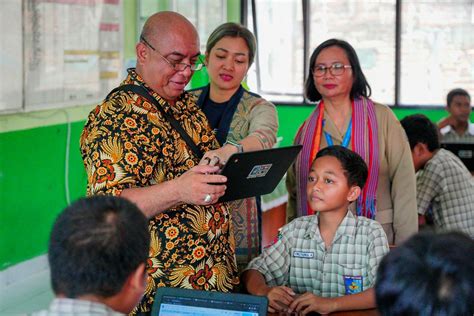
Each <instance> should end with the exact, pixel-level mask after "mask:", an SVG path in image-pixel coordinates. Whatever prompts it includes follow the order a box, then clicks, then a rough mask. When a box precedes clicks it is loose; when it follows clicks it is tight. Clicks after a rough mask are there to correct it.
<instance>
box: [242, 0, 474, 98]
mask: <svg viewBox="0 0 474 316" xmlns="http://www.w3.org/2000/svg"><path fill="white" fill-rule="evenodd" d="M248 3H249V9H248V21H249V28H251V29H252V30H253V31H254V33H255V34H256V35H257V38H258V52H257V60H256V62H257V63H258V65H256V66H254V67H253V68H252V71H251V72H250V74H249V81H248V82H249V86H250V87H251V89H254V90H255V91H256V92H257V93H260V94H262V96H264V97H266V98H268V99H270V100H272V101H275V102H277V103H284V102H288V101H290V102H291V101H295V102H302V101H303V97H302V95H303V88H304V79H305V77H304V72H305V71H307V69H304V67H305V66H304V64H305V62H308V61H309V57H310V56H311V53H312V52H313V50H314V49H315V48H316V47H317V46H318V45H319V44H320V43H322V42H323V41H325V40H327V39H329V38H340V39H343V40H346V41H348V42H349V43H350V44H351V45H352V46H353V47H354V48H355V50H356V51H357V54H358V56H359V60H360V62H361V65H362V69H363V71H364V74H365V75H366V77H367V80H368V82H369V84H370V86H371V88H372V98H373V99H374V100H375V101H379V102H382V103H385V104H388V105H402V106H412V105H417V106H418V105H421V106H427V105H437V106H444V103H445V101H444V100H445V97H446V94H447V92H448V91H449V90H451V89H453V88H457V87H461V88H464V89H467V90H468V91H474V3H473V2H472V0H405V1H401V0H370V1H369V0H366V1H362V0H357V1H354V0H339V1H324V0H308V1H296V0H279V1H270V0H255V1H249V2H248ZM250 3H251V4H252V5H250ZM253 4H254V5H255V6H253ZM303 4H305V5H307V6H308V8H305V10H306V12H303V7H302V6H303ZM397 6H398V7H399V8H400V9H399V10H397ZM252 11H255V13H254V15H255V21H253V19H252V13H253V12H252ZM397 12H399V13H398V14H399V15H398V16H397ZM303 13H304V14H303ZM397 25H399V29H397ZM254 26H255V27H254ZM304 26H306V29H307V30H308V32H307V34H304V32H303V27H304ZM397 34H400V35H399V39H398V40H397ZM305 37H306V38H307V39H308V40H307V41H308V42H307V43H305ZM304 47H307V49H306V51H304V50H305V48H304ZM397 49H398V51H397ZM397 56H399V57H400V59H399V60H397ZM257 70H258V71H257ZM397 82H399V86H397V85H396V83H397ZM397 89H398V91H397Z"/></svg>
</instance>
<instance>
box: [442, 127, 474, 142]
mask: <svg viewBox="0 0 474 316" xmlns="http://www.w3.org/2000/svg"><path fill="white" fill-rule="evenodd" d="M439 131H440V133H441V141H442V142H445V143H453V142H459V143H474V123H470V122H468V126H467V129H466V131H465V132H464V134H462V135H459V134H458V133H456V131H455V130H454V129H453V128H452V127H451V125H448V126H445V127H443V128H442V129H440V130H439Z"/></svg>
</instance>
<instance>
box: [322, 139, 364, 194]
mask: <svg viewBox="0 0 474 316" xmlns="http://www.w3.org/2000/svg"><path fill="white" fill-rule="evenodd" d="M325 156H331V157H334V158H336V159H337V160H339V162H340V163H341V166H342V169H344V175H345V176H346V178H347V184H348V185H349V186H353V185H357V186H358V187H360V188H361V189H362V188H363V187H364V185H365V182H366V181H367V176H368V173H369V171H368V169H367V164H366V163H365V161H364V159H362V157H361V156H360V155H359V154H358V153H356V152H354V151H352V150H350V149H347V148H345V147H343V146H339V145H335V146H329V147H326V148H323V149H321V150H320V151H319V152H318V153H317V154H316V158H314V162H313V164H314V163H315V162H316V160H317V159H318V158H321V157H325Z"/></svg>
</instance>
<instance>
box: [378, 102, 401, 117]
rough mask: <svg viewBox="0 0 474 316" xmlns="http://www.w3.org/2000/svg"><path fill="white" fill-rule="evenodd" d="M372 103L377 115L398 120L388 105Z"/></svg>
mask: <svg viewBox="0 0 474 316" xmlns="http://www.w3.org/2000/svg"><path fill="white" fill-rule="evenodd" d="M372 102H373V103H374V109H375V113H376V114H377V115H382V116H384V117H390V118H395V119H396V116H395V113H394V112H393V110H392V109H391V108H390V107H389V106H388V105H386V104H383V103H379V102H376V101H372Z"/></svg>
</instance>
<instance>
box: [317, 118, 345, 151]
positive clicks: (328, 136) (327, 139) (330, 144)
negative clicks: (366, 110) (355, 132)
mask: <svg viewBox="0 0 474 316" xmlns="http://www.w3.org/2000/svg"><path fill="white" fill-rule="evenodd" d="M351 134H352V118H351V120H350V121H349V126H348V127H347V130H346V133H345V134H344V138H343V139H342V144H341V145H342V146H343V147H346V148H347V146H349V142H350V141H351ZM324 137H326V143H328V147H329V146H334V142H333V141H332V137H331V135H329V134H328V133H327V132H326V131H325V132H324Z"/></svg>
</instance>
